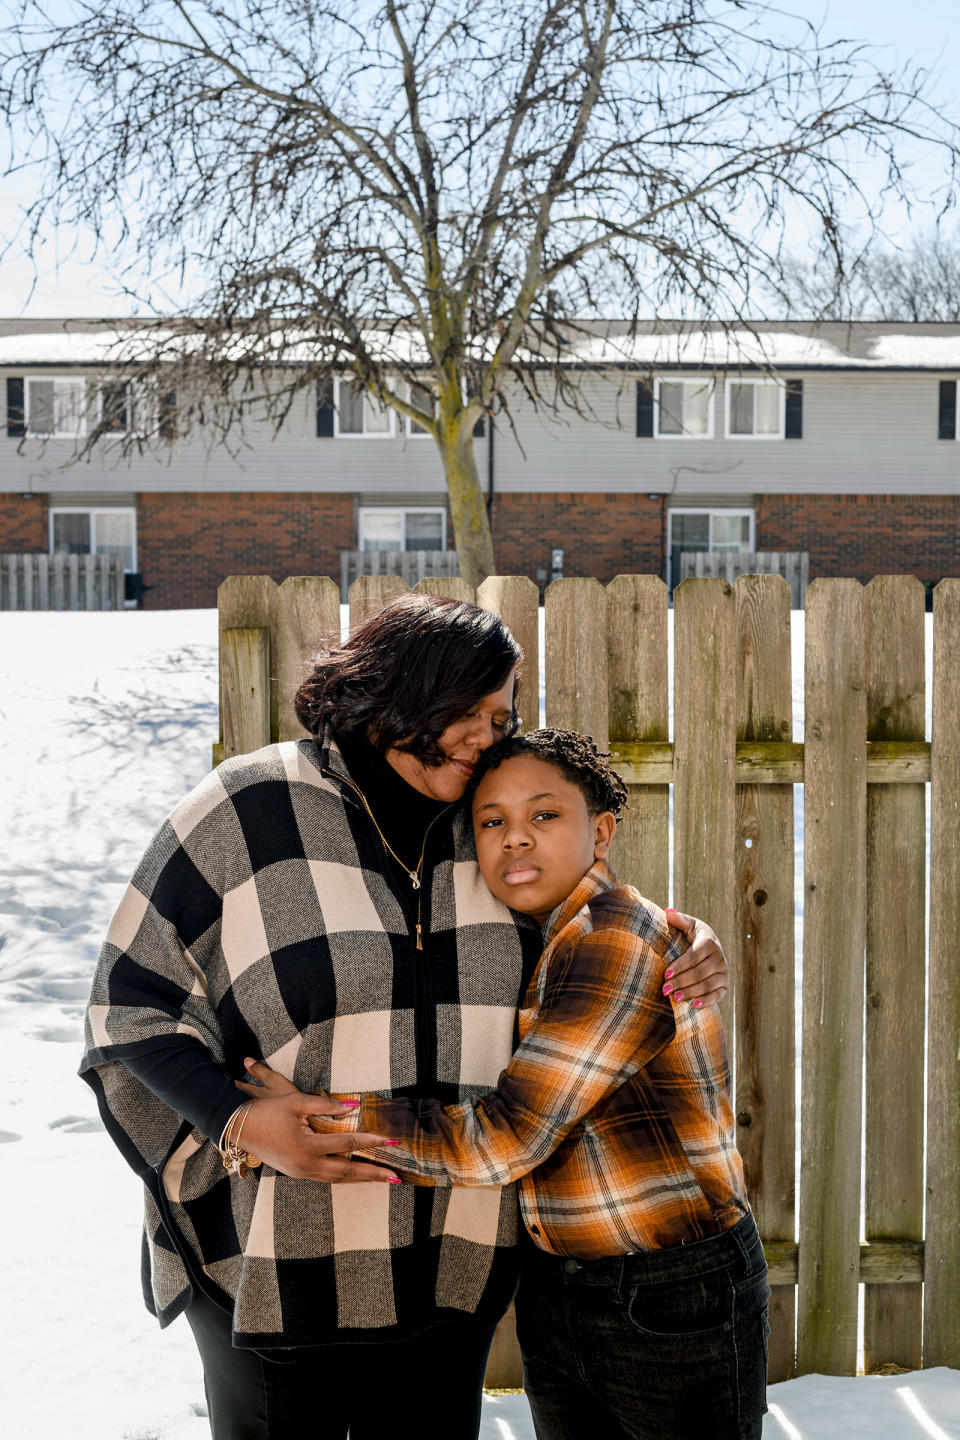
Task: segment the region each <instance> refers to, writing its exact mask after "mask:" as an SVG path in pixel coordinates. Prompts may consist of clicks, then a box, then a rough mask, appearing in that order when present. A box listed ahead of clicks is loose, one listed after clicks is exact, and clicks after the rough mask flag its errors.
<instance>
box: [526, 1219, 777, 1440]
mask: <svg viewBox="0 0 960 1440" xmlns="http://www.w3.org/2000/svg"><path fill="white" fill-rule="evenodd" d="M769 1294H770V1291H769V1288H768V1285H767V1267H766V1263H765V1261H764V1258H763V1246H762V1245H761V1243H760V1237H759V1235H758V1234H757V1227H756V1225H755V1224H754V1221H753V1216H752V1215H746V1216H745V1217H744V1218H743V1219H742V1220H741V1221H740V1222H739V1223H738V1224H737V1225H735V1226H734V1227H733V1228H732V1229H731V1230H727V1231H725V1232H724V1234H722V1235H714V1236H711V1237H710V1238H709V1239H708V1240H699V1241H696V1242H695V1243H693V1244H690V1245H677V1246H674V1247H673V1248H671V1249H669V1250H660V1251H657V1252H653V1253H649V1252H647V1253H643V1254H634V1255H622V1256H618V1257H611V1258H610V1259H606V1260H561V1259H559V1258H557V1257H556V1256H552V1255H547V1254H546V1253H545V1252H544V1251H538V1252H536V1253H535V1254H533V1255H530V1254H528V1255H527V1256H526V1257H525V1259H524V1264H523V1270H522V1273H521V1279H520V1293H519V1294H518V1296H517V1334H518V1335H519V1337H520V1345H521V1348H522V1350H523V1373H524V1385H525V1388H526V1391H527V1398H528V1400H529V1401H530V1408H531V1410H532V1412H533V1421H534V1426H535V1428H536V1432H537V1440H597V1437H598V1436H602V1437H603V1440H707V1437H709V1440H760V1432H761V1427H762V1416H763V1413H764V1411H765V1410H766V1408H767V1405H766V1376H767V1333H768V1325H767V1301H768V1298H769Z"/></svg>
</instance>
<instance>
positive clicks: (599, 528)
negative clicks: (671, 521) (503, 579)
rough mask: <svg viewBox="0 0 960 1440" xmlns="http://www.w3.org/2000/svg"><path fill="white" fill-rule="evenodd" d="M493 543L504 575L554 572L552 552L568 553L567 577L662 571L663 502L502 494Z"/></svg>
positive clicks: (610, 496) (625, 497) (626, 497)
mask: <svg viewBox="0 0 960 1440" xmlns="http://www.w3.org/2000/svg"><path fill="white" fill-rule="evenodd" d="M492 526H493V543H494V551H495V554H496V557H497V569H498V570H499V571H500V573H501V574H503V575H529V576H530V577H531V579H536V578H537V571H538V570H546V571H547V574H548V577H549V571H550V551H551V550H553V549H560V550H562V551H563V552H564V560H563V573H564V574H565V575H594V576H596V578H597V579H598V580H601V581H603V583H604V584H606V582H607V581H609V580H612V579H613V577H614V575H646V574H650V573H653V574H656V575H659V574H662V573H663V550H662V539H661V537H662V533H663V519H662V509H661V502H660V501H659V500H648V499H647V497H646V495H622V494H608V495H572V494H567V495H564V494H559V495H544V494H509V493H508V494H500V495H497V496H495V497H494V502H493V514H492Z"/></svg>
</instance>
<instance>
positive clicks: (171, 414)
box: [157, 390, 177, 440]
mask: <svg viewBox="0 0 960 1440" xmlns="http://www.w3.org/2000/svg"><path fill="white" fill-rule="evenodd" d="M157 430H158V432H159V435H160V439H161V440H174V439H176V434H177V392H176V390H163V391H161V393H160V403H159V405H158V407H157Z"/></svg>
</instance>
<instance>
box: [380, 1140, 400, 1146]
mask: <svg viewBox="0 0 960 1440" xmlns="http://www.w3.org/2000/svg"><path fill="white" fill-rule="evenodd" d="M383 1143H384V1145H399V1144H400V1141H399V1140H384V1142H383Z"/></svg>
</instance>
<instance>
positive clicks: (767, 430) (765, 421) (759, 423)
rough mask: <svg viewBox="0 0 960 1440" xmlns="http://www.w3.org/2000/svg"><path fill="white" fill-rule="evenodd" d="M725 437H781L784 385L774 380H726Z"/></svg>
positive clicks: (773, 438) (783, 414) (784, 404)
mask: <svg viewBox="0 0 960 1440" xmlns="http://www.w3.org/2000/svg"><path fill="white" fill-rule="evenodd" d="M726 392H727V437H728V438H729V439H733V438H737V439H740V440H742V439H746V438H751V439H754V440H782V439H783V435H784V417H785V412H786V393H787V392H786V387H785V386H784V385H781V384H780V382H779V381H778V380H728V381H727V386H726Z"/></svg>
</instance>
